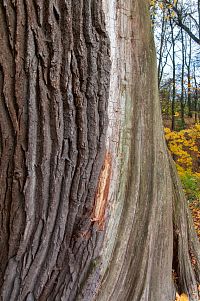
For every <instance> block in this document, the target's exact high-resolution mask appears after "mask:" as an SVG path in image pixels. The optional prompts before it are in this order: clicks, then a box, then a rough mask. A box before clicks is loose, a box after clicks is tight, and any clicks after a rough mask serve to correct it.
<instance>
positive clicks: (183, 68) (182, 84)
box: [180, 28, 185, 127]
mask: <svg viewBox="0 0 200 301" xmlns="http://www.w3.org/2000/svg"><path fill="white" fill-rule="evenodd" d="M181 44H182V51H181V54H182V68H181V99H180V103H181V123H182V127H184V126H185V119H184V116H185V101H184V75H185V74H184V71H185V49H184V47H185V46H184V35H183V29H182V28H181Z"/></svg>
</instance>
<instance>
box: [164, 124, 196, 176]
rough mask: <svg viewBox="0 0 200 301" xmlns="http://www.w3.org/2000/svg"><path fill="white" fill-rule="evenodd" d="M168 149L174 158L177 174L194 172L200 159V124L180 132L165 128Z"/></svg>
mask: <svg viewBox="0 0 200 301" xmlns="http://www.w3.org/2000/svg"><path fill="white" fill-rule="evenodd" d="M164 131H165V138H166V141H167V145H168V148H169V150H170V152H171V154H172V157H173V158H174V160H175V162H176V164H177V168H178V171H179V174H180V175H181V174H183V173H184V172H185V171H189V172H198V170H196V168H197V165H198V160H199V158H200V124H196V125H195V126H194V127H192V128H190V129H186V130H182V131H180V132H174V131H171V130H170V129H169V128H165V129H164Z"/></svg>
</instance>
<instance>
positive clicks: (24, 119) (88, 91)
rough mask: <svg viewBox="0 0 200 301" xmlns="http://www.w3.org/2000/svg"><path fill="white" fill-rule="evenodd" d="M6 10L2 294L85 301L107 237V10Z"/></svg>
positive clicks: (1, 10)
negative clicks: (102, 178) (103, 227)
mask: <svg viewBox="0 0 200 301" xmlns="http://www.w3.org/2000/svg"><path fill="white" fill-rule="evenodd" d="M0 5H1V6H0V14H1V15H2V16H3V19H2V22H3V24H2V26H1V38H2V40H3V41H4V45H3V48H2V51H1V53H0V66H1V69H0V70H1V77H0V87H1V91H0V92H1V107H2V110H1V117H2V118H1V120H0V123H1V136H2V139H1V165H2V168H1V178H0V179H1V183H2V187H5V191H2V196H3V197H2V200H1V203H0V204H1V209H2V212H3V215H1V225H3V227H1V238H3V240H5V241H7V240H9V245H8V246H4V252H3V254H2V255H1V257H0V260H1V263H0V265H1V273H2V274H1V275H2V277H1V279H2V282H3V283H1V285H2V287H1V296H2V299H3V300H61V298H64V299H66V300H75V298H76V295H77V292H78V291H79V290H80V288H81V282H82V281H85V280H84V279H85V277H87V275H88V270H90V265H91V262H92V261H93V260H94V259H95V257H97V256H98V253H99V251H98V250H99V249H100V246H101V243H102V237H103V232H98V228H97V226H96V224H95V222H94V221H92V212H93V206H94V196H95V192H96V187H97V182H98V177H99V174H100V170H101V167H102V164H103V160H104V155H105V135H106V128H107V102H108V89H109V70H110V61H109V42H108V38H107V35H106V32H105V24H104V23H105V22H104V18H103V12H102V7H101V2H99V3H98V4H97V3H96V1H92V0H87V1H73V3H72V1H70V0H68V1H63V0H57V1H51V2H48V1H37V0H34V1H33V0H32V1H28V2H27V1H22V0H19V1H17V2H16V3H15V4H13V3H11V1H5V0H4V1H3V2H2V3H1V4H0ZM10 77H11V78H12V80H10ZM9 125H10V126H9ZM7 140H8V142H6V141H7ZM8 150H9V151H8ZM8 174H9V176H8ZM5 179H7V183H6V182H5ZM9 179H11V180H9ZM8 225H9V226H8ZM85 233H86V234H85ZM8 248H9V252H8V256H7V249H8ZM96 277H97V279H98V275H97V276H96ZM94 282H95V281H94Z"/></svg>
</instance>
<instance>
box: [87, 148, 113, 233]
mask: <svg viewBox="0 0 200 301" xmlns="http://www.w3.org/2000/svg"><path fill="white" fill-rule="evenodd" d="M111 165H112V158H111V154H110V153H109V152H106V155H105V159H104V163H103V166H102V169H101V172H100V176H99V181H98V186H97V190H96V195H95V203H94V208H93V212H92V219H91V220H92V221H93V222H96V223H97V225H98V227H99V230H103V229H104V223H105V211H106V206H107V203H108V193H109V187H110V179H111Z"/></svg>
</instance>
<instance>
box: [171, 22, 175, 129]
mask: <svg viewBox="0 0 200 301" xmlns="http://www.w3.org/2000/svg"><path fill="white" fill-rule="evenodd" d="M170 28H171V42H172V68H173V76H172V85H173V86H172V105H171V108H172V115H171V116H172V126H171V128H172V131H173V130H175V126H176V125H175V101H176V58H175V38H174V25H173V23H172V20H171V19H170Z"/></svg>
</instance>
